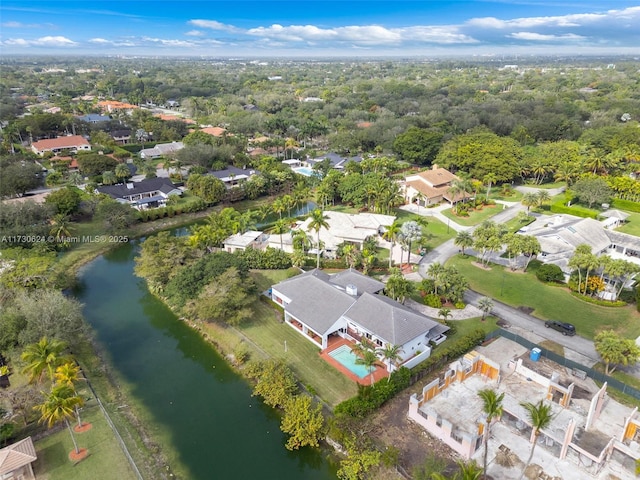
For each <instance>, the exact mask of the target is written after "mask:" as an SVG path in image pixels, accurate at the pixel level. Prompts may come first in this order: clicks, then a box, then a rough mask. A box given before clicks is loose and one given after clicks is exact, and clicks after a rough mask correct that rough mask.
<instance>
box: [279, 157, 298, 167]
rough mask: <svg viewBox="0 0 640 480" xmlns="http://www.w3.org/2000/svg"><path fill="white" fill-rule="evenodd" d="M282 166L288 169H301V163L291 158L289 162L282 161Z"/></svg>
mask: <svg viewBox="0 0 640 480" xmlns="http://www.w3.org/2000/svg"><path fill="white" fill-rule="evenodd" d="M282 164H283V165H286V166H287V167H289V168H296V167H301V166H302V162H301V161H300V160H298V159H297V158H291V159H289V160H283V161H282Z"/></svg>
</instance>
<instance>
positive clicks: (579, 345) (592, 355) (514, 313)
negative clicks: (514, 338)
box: [464, 290, 600, 367]
mask: <svg viewBox="0 0 640 480" xmlns="http://www.w3.org/2000/svg"><path fill="white" fill-rule="evenodd" d="M483 296H484V295H481V294H479V293H478V292H474V291H472V290H467V292H466V293H465V295H464V300H465V302H467V303H470V304H472V305H477V304H478V300H479V299H480V298H482V297H483ZM492 301H493V309H492V311H491V313H492V314H493V315H495V316H496V317H498V318H501V319H503V320H506V321H507V322H509V323H510V324H511V325H512V326H516V327H518V328H519V329H521V330H523V332H531V333H534V334H535V335H538V336H540V337H543V338H546V339H549V340H553V341H554V342H556V343H558V344H560V345H562V346H563V347H565V348H566V349H569V350H572V351H574V352H577V353H579V354H580V355H582V356H583V357H585V358H584V359H582V361H581V363H583V364H584V363H586V361H589V364H588V365H586V366H587V367H591V366H592V365H593V364H595V363H596V362H598V361H600V358H599V356H598V354H597V353H596V350H595V348H594V347H593V342H592V341H591V340H587V339H586V338H583V337H580V336H578V335H576V336H574V337H567V336H564V335H562V334H561V333H560V332H557V331H556V330H552V329H550V328H545V326H544V322H543V321H542V320H540V319H538V318H536V317H534V316H533V315H529V314H526V313H524V312H521V311H520V310H518V309H516V308H513V307H510V306H509V305H505V304H504V303H502V302H499V301H498V300H495V299H492ZM515 333H518V334H520V332H515ZM521 336H524V337H525V338H526V336H527V335H526V334H525V335H521ZM567 357H568V358H571V356H570V355H567ZM572 360H574V358H572Z"/></svg>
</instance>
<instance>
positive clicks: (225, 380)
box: [78, 245, 336, 480]
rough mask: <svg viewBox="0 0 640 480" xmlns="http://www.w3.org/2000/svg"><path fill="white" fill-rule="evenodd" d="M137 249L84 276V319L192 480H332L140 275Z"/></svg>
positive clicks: (320, 460) (100, 262)
mask: <svg viewBox="0 0 640 480" xmlns="http://www.w3.org/2000/svg"><path fill="white" fill-rule="evenodd" d="M134 256H135V252H134V246H132V245H126V246H123V247H120V248H118V249H117V250H115V251H113V252H111V253H109V254H107V255H105V256H103V257H99V258H98V259H96V260H95V261H93V262H92V263H91V264H89V265H88V266H87V267H86V268H85V269H83V271H82V273H81V276H80V277H81V282H82V287H81V289H80V290H79V292H78V297H79V299H80V301H81V302H82V303H83V304H84V305H85V307H84V313H85V316H86V318H87V320H88V321H89V323H90V324H91V326H92V327H93V329H94V330H95V333H96V336H97V339H98V341H99V342H100V343H101V345H102V346H103V348H104V349H105V350H106V351H107V352H108V354H109V356H110V357H111V360H112V363H113V367H114V368H115V369H116V370H117V371H118V372H119V374H120V376H121V377H122V378H123V379H124V380H125V381H126V382H127V383H128V384H129V385H131V386H132V395H134V396H135V397H136V398H137V399H138V400H139V402H140V403H142V404H143V405H144V407H145V408H146V409H147V410H148V412H149V416H150V417H151V418H152V419H153V423H154V430H159V431H160V432H161V435H160V438H163V439H167V442H170V445H163V448H164V449H167V448H168V449H171V450H172V451H175V452H177V455H178V458H179V460H178V461H179V463H180V465H179V466H178V465H174V467H175V468H174V470H175V471H176V472H185V471H186V472H187V473H186V475H184V476H185V477H186V478H187V479H190V480H191V479H193V480H217V479H221V480H227V479H230V480H235V479H239V480H243V479H266V480H271V479H274V480H287V479H292V480H294V479H295V480H298V479H309V480H316V479H317V480H325V479H335V478H336V476H335V469H334V468H333V467H332V466H331V465H330V464H329V462H328V461H327V460H326V458H325V454H323V453H322V452H320V451H317V450H311V449H303V450H301V451H298V452H289V451H288V450H286V449H285V448H284V443H285V442H286V436H285V435H284V434H283V433H282V432H281V431H280V428H279V425H280V420H279V417H278V414H277V412H275V411H274V410H272V409H270V408H268V407H266V406H265V405H263V404H262V403H261V402H260V401H259V400H258V399H257V398H253V397H251V390H250V388H249V386H248V385H247V384H246V383H245V381H244V380H243V379H242V378H241V377H239V376H238V375H237V374H235V373H234V372H233V371H232V370H231V369H230V368H229V367H228V366H227V365H226V363H225V362H224V360H223V359H222V358H221V357H220V356H219V355H218V354H217V353H216V352H215V350H213V349H212V348H211V347H210V346H209V345H208V344H206V343H205V342H204V341H203V340H202V339H201V338H200V337H199V336H198V335H197V334H196V333H195V332H194V331H192V330H191V329H190V328H189V327H187V326H186V325H184V324H183V323H182V322H180V321H178V320H177V319H176V317H175V315H174V314H173V313H172V312H171V311H170V310H168V309H167V308H166V307H165V306H164V304H162V303H161V302H159V301H158V300H157V299H155V298H154V297H153V296H152V295H150V294H149V292H148V290H147V288H146V285H145V283H144V281H142V280H141V279H139V278H138V277H136V276H134V274H133V265H134V262H133V258H134Z"/></svg>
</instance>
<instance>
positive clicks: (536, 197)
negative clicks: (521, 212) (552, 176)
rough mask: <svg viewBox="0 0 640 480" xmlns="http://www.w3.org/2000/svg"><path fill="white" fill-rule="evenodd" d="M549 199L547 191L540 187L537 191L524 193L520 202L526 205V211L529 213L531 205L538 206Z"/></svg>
mask: <svg viewBox="0 0 640 480" xmlns="http://www.w3.org/2000/svg"><path fill="white" fill-rule="evenodd" d="M549 200H551V196H550V195H549V192H547V191H546V190H543V189H540V190H538V191H537V192H527V193H525V194H524V196H523V197H522V201H521V202H522V205H524V206H525V207H527V213H529V210H530V209H531V207H537V208H540V207H542V205H544V204H545V203H547V202H548V201H549Z"/></svg>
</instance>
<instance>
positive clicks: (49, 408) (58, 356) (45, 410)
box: [22, 337, 84, 453]
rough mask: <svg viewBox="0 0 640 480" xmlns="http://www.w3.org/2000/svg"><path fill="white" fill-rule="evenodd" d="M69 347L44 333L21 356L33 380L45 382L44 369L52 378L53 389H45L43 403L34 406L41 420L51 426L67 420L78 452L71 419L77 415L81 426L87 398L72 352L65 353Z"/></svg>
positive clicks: (26, 370)
mask: <svg viewBox="0 0 640 480" xmlns="http://www.w3.org/2000/svg"><path fill="white" fill-rule="evenodd" d="M66 349H67V344H66V343H65V342H62V341H60V340H56V339H52V340H49V339H48V338H47V337H43V338H41V339H40V341H39V342H37V343H34V344H30V345H27V347H26V348H25V350H24V352H23V353H22V360H24V361H25V362H27V366H26V367H25V369H24V371H25V373H28V374H29V380H30V382H34V381H37V382H38V383H40V382H42V381H43V377H44V374H45V372H46V373H47V374H48V377H49V378H48V380H49V381H50V382H51V390H50V391H49V392H48V393H47V392H42V394H43V395H44V401H43V403H41V404H40V405H37V406H36V407H35V409H36V410H38V412H40V422H41V423H46V424H47V426H48V427H49V428H51V427H53V426H54V425H55V424H56V423H58V422H64V423H65V424H66V425H67V428H68V429H69V433H70V434H71V439H72V441H73V445H74V449H75V452H76V453H78V452H79V449H78V444H77V443H76V439H75V436H74V435H73V430H72V429H71V425H70V423H69V419H70V418H72V417H73V416H74V415H75V417H76V418H77V421H78V427H80V426H82V420H81V419H80V410H79V408H80V407H81V406H82V405H83V404H84V401H83V399H82V397H80V395H78V392H77V390H76V384H77V382H78V381H80V379H81V371H80V367H79V366H78V364H77V363H75V361H74V360H73V359H72V358H71V356H70V355H68V354H65V353H64V351H65V350H66Z"/></svg>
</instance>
